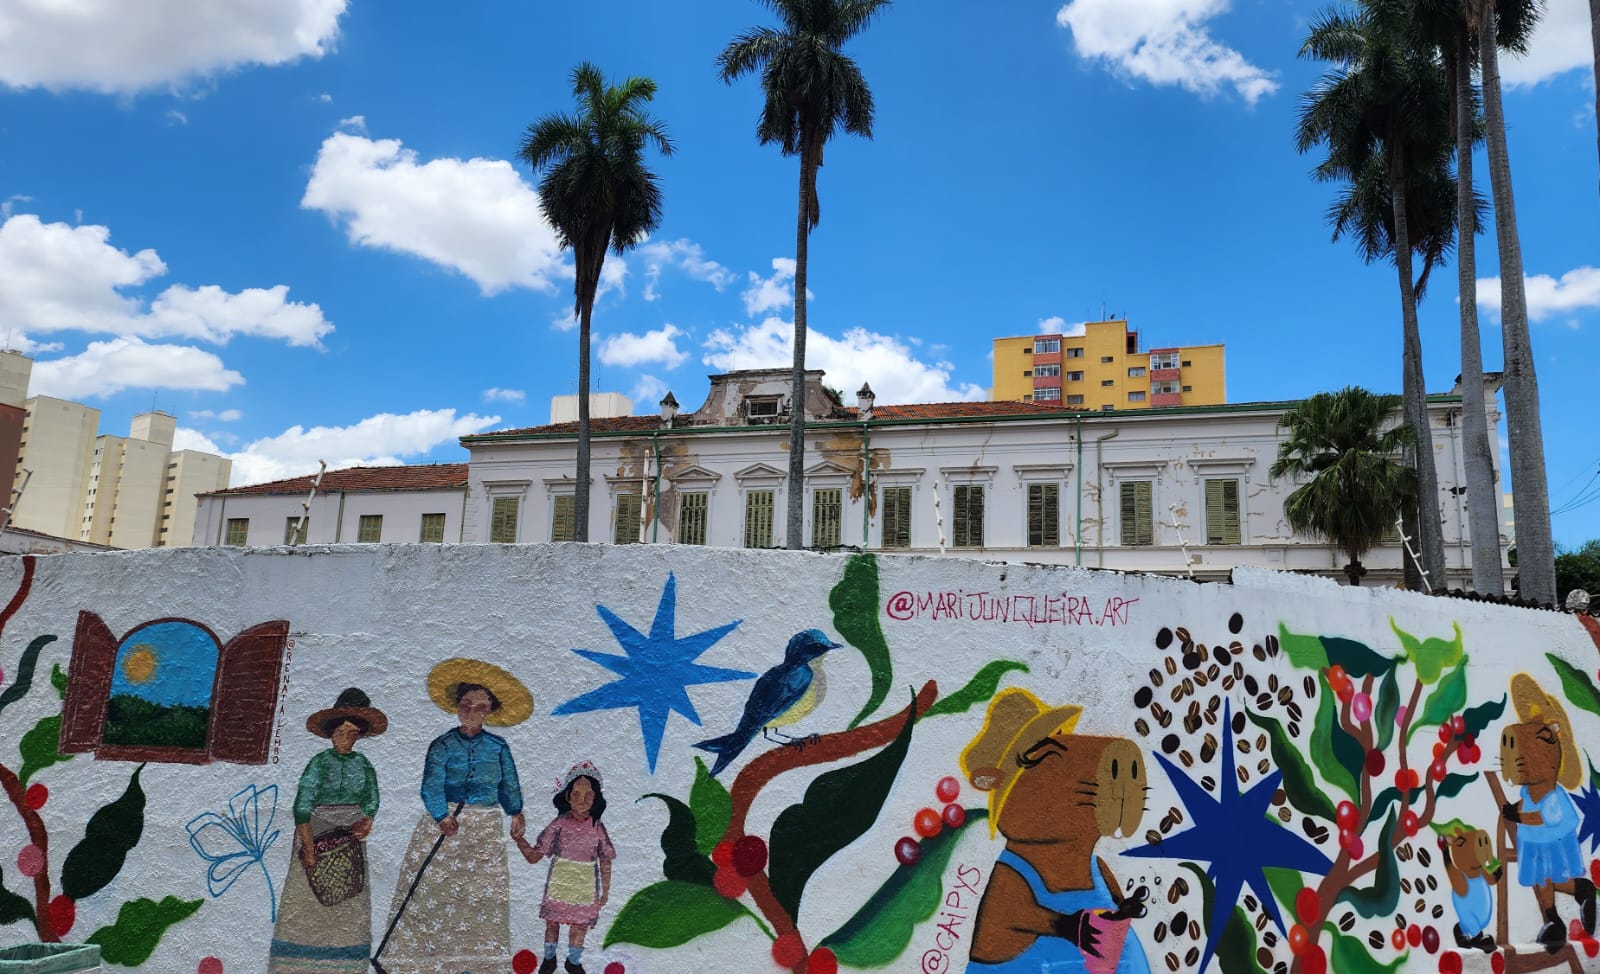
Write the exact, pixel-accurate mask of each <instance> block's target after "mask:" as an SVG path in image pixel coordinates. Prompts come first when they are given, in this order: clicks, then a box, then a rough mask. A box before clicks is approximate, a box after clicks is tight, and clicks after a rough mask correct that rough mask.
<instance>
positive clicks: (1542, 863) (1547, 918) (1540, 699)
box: [1500, 673, 1595, 953]
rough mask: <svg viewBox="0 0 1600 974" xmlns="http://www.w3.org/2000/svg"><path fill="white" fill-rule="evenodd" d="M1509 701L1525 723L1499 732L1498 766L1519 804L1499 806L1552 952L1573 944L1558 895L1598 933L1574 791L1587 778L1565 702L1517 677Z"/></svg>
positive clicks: (1520, 877)
mask: <svg viewBox="0 0 1600 974" xmlns="http://www.w3.org/2000/svg"><path fill="white" fill-rule="evenodd" d="M1511 702H1512V704H1513V705H1514V706H1515V707H1516V709H1517V720H1518V721H1520V723H1517V724H1513V725H1512V726H1510V727H1507V728H1506V729H1505V730H1504V731H1503V732H1502V733H1501V735H1500V769H1501V772H1502V773H1503V774H1505V775H1506V777H1507V779H1508V780H1509V781H1510V782H1511V783H1512V784H1516V785H1521V786H1522V792H1521V796H1520V800H1517V801H1508V802H1506V804H1505V806H1504V807H1503V808H1502V809H1501V814H1503V815H1504V816H1505V819H1506V821H1507V822H1510V823H1512V824H1513V825H1515V826H1516V845H1517V880H1518V882H1520V883H1521V884H1522V885H1524V886H1527V887H1530V888H1532V889H1533V895H1534V898H1535V899H1537V900H1538V902H1539V913H1540V916H1542V917H1543V918H1544V922H1543V924H1542V925H1541V926H1540V928H1539V936H1538V940H1539V943H1541V944H1543V945H1544V947H1545V949H1546V950H1548V951H1550V952H1551V953H1555V952H1556V951H1558V950H1560V949H1561V947H1562V946H1563V945H1565V944H1566V942H1567V928H1566V925H1565V924H1563V923H1562V922H1561V917H1560V915H1559V914H1558V913H1557V912H1556V894H1557V893H1564V894H1566V895H1567V896H1570V897H1572V898H1573V900H1574V901H1575V902H1576V903H1577V906H1578V913H1579V919H1580V922H1581V923H1582V924H1583V929H1584V930H1585V931H1586V932H1588V933H1590V934H1593V933H1594V928H1595V888H1594V883H1592V882H1590V881H1589V879H1588V877H1587V876H1585V875H1584V874H1585V872H1587V869H1586V866H1587V863H1586V862H1585V861H1584V858H1583V850H1582V849H1580V848H1579V846H1578V826H1579V825H1580V824H1581V820H1580V819H1579V816H1578V809H1577V806H1576V805H1574V804H1573V802H1572V796H1571V795H1570V794H1568V792H1569V791H1570V790H1571V789H1574V788H1577V787H1578V786H1579V785H1580V784H1581V783H1582V781H1583V765H1582V762H1581V761H1580V759H1579V757H1578V745H1577V744H1576V743H1575V741H1574V740H1573V728H1572V724H1571V723H1570V722H1569V721H1568V720H1567V712H1566V709H1565V708H1563V707H1562V706H1561V702H1560V701H1559V700H1557V699H1556V698H1555V697H1552V696H1551V695H1550V694H1548V693H1545V692H1544V690H1543V689H1541V688H1540V687H1539V684H1538V683H1536V682H1535V681H1534V679H1533V677H1531V676H1529V675H1528V674H1526V673H1518V674H1517V675H1516V676H1513V677H1512V678H1511Z"/></svg>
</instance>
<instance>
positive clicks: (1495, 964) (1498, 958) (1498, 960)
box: [1489, 950, 1506, 974]
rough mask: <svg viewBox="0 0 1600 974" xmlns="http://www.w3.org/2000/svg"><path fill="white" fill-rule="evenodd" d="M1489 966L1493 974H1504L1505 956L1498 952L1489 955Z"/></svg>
mask: <svg viewBox="0 0 1600 974" xmlns="http://www.w3.org/2000/svg"><path fill="white" fill-rule="evenodd" d="M1489 966H1490V967H1491V968H1493V969H1494V974H1506V958H1505V955H1504V954H1502V953H1500V952H1499V951H1498V950H1497V951H1495V952H1494V953H1493V954H1490V955H1489Z"/></svg>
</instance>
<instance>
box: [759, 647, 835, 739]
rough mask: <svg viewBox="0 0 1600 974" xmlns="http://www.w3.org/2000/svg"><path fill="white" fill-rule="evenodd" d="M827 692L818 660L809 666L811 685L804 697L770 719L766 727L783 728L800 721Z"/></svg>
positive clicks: (815, 706)
mask: <svg viewBox="0 0 1600 974" xmlns="http://www.w3.org/2000/svg"><path fill="white" fill-rule="evenodd" d="M827 692H828V681H827V680H826V679H824V678H823V676H822V663H821V661H820V660H819V661H817V662H815V663H812V664H811V685H810V686H809V687H806V692H805V695H804V696H802V697H801V698H800V699H799V700H797V701H795V704H794V706H793V707H790V708H789V709H788V710H785V711H784V712H783V713H781V714H779V715H778V716H776V717H774V718H772V720H770V721H769V722H768V723H767V726H768V727H783V726H785V725H787V724H792V723H794V722H795V721H798V720H800V719H802V718H803V717H805V716H806V715H808V714H810V713H811V711H813V710H816V709H817V704H819V703H821V702H822V697H823V694H825V693H827Z"/></svg>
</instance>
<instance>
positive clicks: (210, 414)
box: [189, 409, 244, 423]
mask: <svg viewBox="0 0 1600 974" xmlns="http://www.w3.org/2000/svg"><path fill="white" fill-rule="evenodd" d="M189 418H190V419H213V420H216V421H217V422H219V423H237V422H238V421H239V420H241V419H243V418H244V413H242V412H240V411H239V410H237V409H224V410H222V411H221V412H216V411H214V410H210V409H191V410H189Z"/></svg>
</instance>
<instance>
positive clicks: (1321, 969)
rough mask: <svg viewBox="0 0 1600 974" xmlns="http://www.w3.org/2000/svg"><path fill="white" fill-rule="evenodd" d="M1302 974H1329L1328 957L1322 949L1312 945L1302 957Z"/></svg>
mask: <svg viewBox="0 0 1600 974" xmlns="http://www.w3.org/2000/svg"><path fill="white" fill-rule="evenodd" d="M1300 974H1328V955H1327V954H1324V953H1323V952H1322V948H1321V947H1319V946H1317V945H1316V944H1311V945H1310V946H1309V947H1307V948H1306V949H1305V952H1304V953H1302V954H1301V955H1300Z"/></svg>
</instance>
